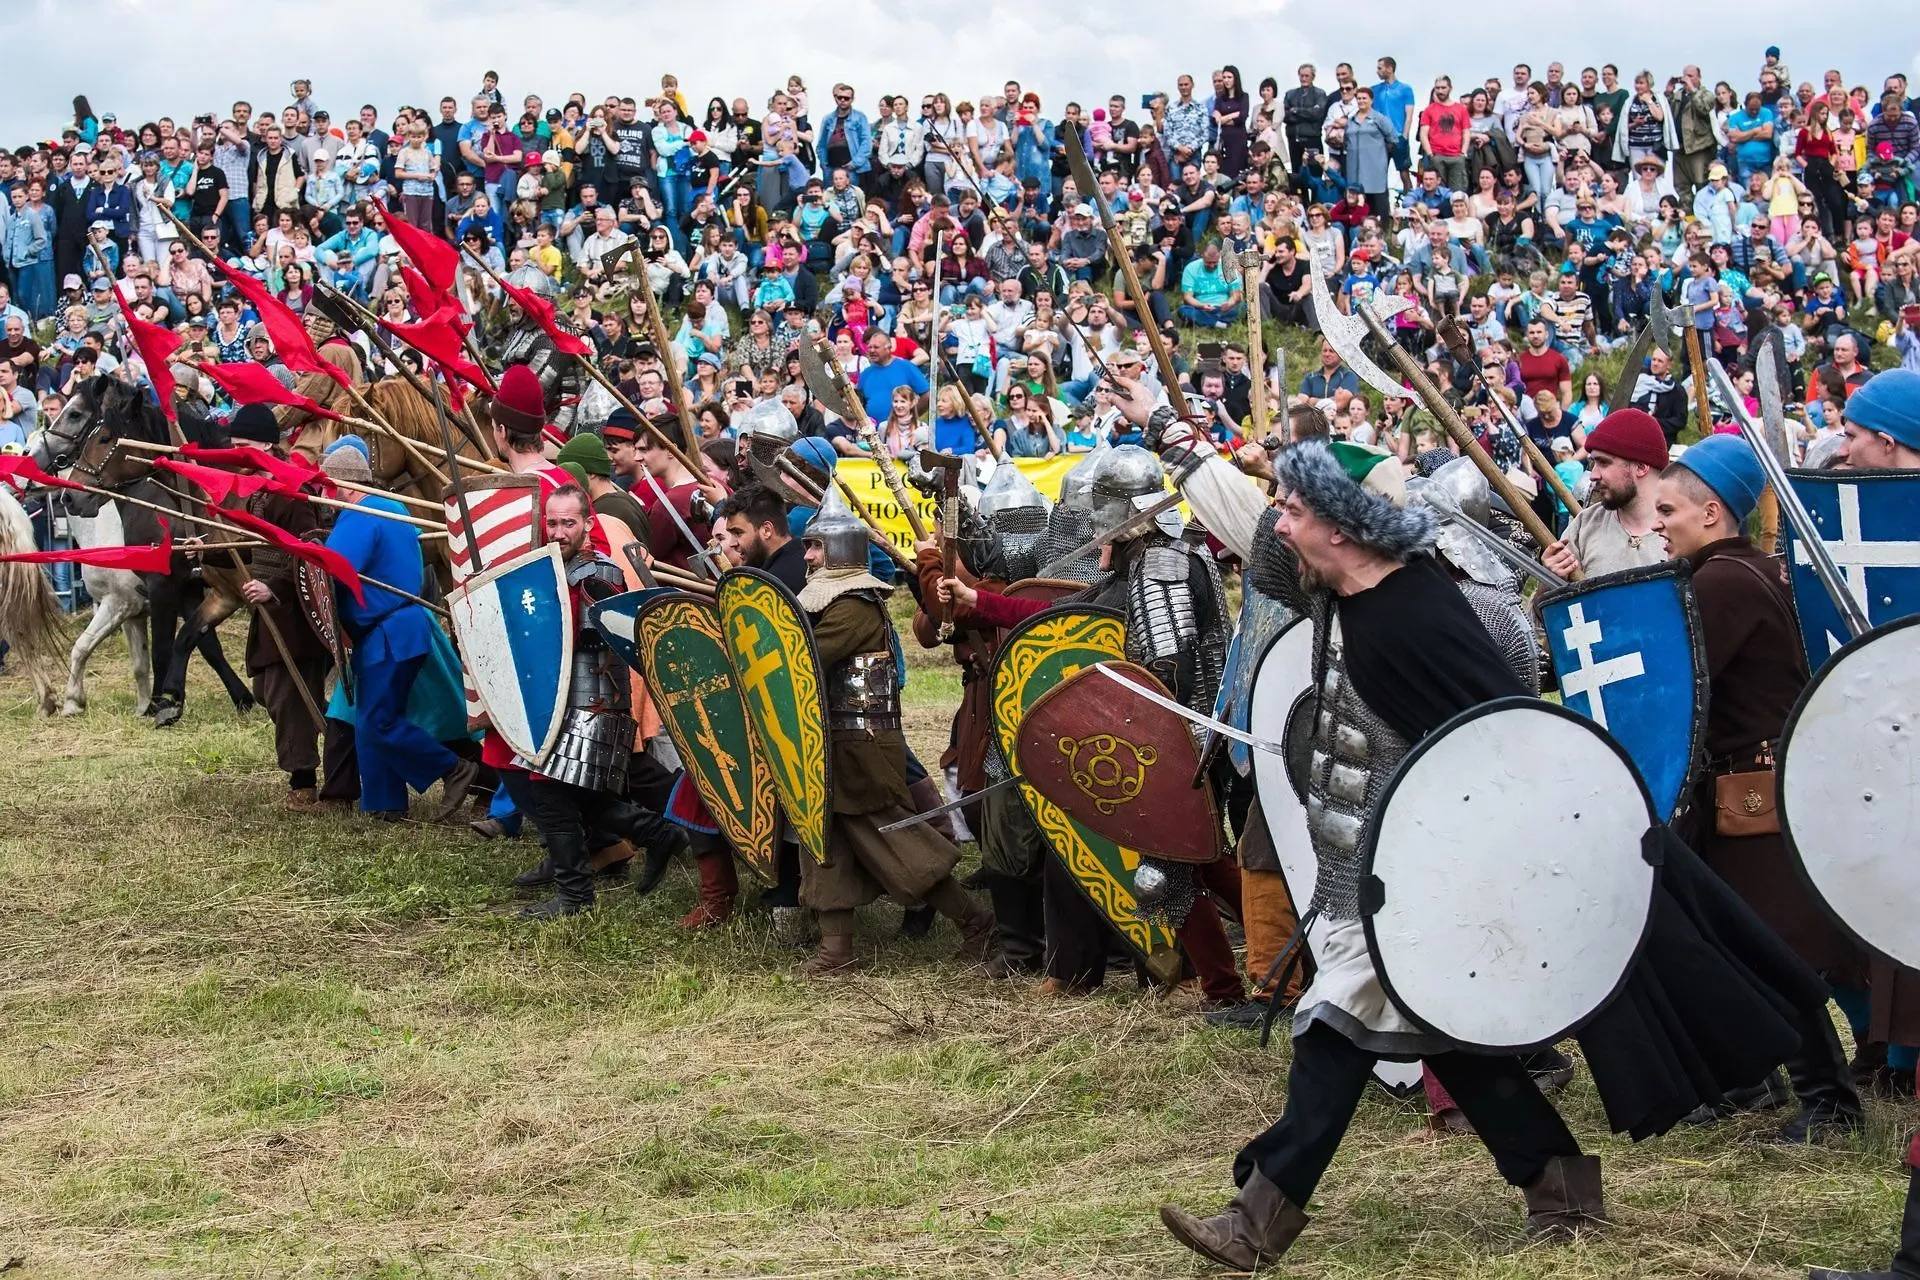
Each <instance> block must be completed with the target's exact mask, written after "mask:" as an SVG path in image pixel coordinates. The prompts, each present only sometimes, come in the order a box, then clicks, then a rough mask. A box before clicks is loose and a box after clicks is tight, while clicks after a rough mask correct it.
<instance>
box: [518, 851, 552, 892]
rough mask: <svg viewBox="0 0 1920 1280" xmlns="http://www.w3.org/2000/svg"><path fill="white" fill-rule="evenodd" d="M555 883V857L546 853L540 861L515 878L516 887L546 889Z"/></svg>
mask: <svg viewBox="0 0 1920 1280" xmlns="http://www.w3.org/2000/svg"><path fill="white" fill-rule="evenodd" d="M552 883H553V859H552V858H551V857H548V856H547V855H545V854H542V855H541V856H540V861H538V862H536V863H534V864H533V865H532V866H530V867H528V868H527V869H526V870H525V871H522V872H521V873H520V874H519V875H517V876H515V877H514V878H513V887H514V888H516V889H544V888H546V887H547V886H548V885H550V884H552Z"/></svg>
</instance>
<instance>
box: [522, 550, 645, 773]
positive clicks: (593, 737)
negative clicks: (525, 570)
mask: <svg viewBox="0 0 1920 1280" xmlns="http://www.w3.org/2000/svg"><path fill="white" fill-rule="evenodd" d="M590 581H597V582H598V583H600V584H602V585H603V586H604V587H606V588H611V590H612V591H616V592H617V591H624V590H626V585H627V584H626V579H625V577H624V576H623V575H622V574H621V572H620V567H619V566H618V565H616V564H615V563H614V562H613V561H611V560H609V559H607V558H606V557H605V556H601V555H594V554H587V555H583V556H580V557H577V558H576V559H574V560H572V561H569V562H568V564H567V585H568V586H569V587H572V588H574V589H576V590H577V589H578V588H580V587H581V586H582V585H583V584H586V583H588V582H590ZM632 710H633V704H632V700H631V697H630V695H629V687H628V684H627V664H626V663H624V662H622V661H621V660H620V657H619V655H618V654H616V653H614V651H613V650H612V649H610V648H608V647H607V643H606V641H605V640H603V639H602V638H601V636H600V632H599V630H598V629H597V628H594V627H581V628H580V631H579V633H578V634H577V635H576V636H575V637H574V642H573V673H572V678H571V679H570V680H569V681H568V684H567V711H566V715H565V718H564V719H563V720H562V721H561V724H560V736H559V737H558V738H557V739H556V740H555V741H554V744H553V750H552V751H551V752H549V753H548V755H547V758H546V760H545V762H544V763H543V764H542V765H541V766H540V772H541V773H543V774H544V775H546V776H547V777H549V778H552V779H553V780H554V781H556V782H565V783H569V784H571V785H573V786H576V787H582V788H585V789H586V790H588V791H611V792H616V793H618V792H624V791H625V790H626V789H627V761H628V758H629V757H630V756H631V755H632V754H633V735H634V730H635V729H636V727H637V726H636V725H635V724H634V720H633V716H632V714H631V713H632Z"/></svg>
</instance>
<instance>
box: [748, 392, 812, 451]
mask: <svg viewBox="0 0 1920 1280" xmlns="http://www.w3.org/2000/svg"><path fill="white" fill-rule="evenodd" d="M733 426H734V429H735V430H736V431H738V432H739V433H740V434H741V435H743V436H747V435H758V436H772V437H773V438H774V439H776V440H793V439H796V438H797V437H798V436H799V435H800V424H799V423H798V422H796V421H794V417H793V413H792V411H791V410H789V409H788V408H787V406H786V405H784V404H782V403H781V401H780V398H779V397H778V396H775V397H774V398H772V399H771V400H762V401H761V402H760V403H759V404H756V405H754V406H753V407H752V408H751V409H748V410H746V411H745V412H743V413H739V414H736V415H734V419H733Z"/></svg>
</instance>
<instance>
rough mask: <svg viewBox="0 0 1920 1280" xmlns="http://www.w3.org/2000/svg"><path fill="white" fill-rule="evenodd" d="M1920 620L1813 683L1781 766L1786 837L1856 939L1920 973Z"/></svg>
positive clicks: (1850, 652) (1894, 629)
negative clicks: (1919, 799) (1919, 826)
mask: <svg viewBox="0 0 1920 1280" xmlns="http://www.w3.org/2000/svg"><path fill="white" fill-rule="evenodd" d="M1916 739H1920V615H1917V616H1914V617H1909V618H1903V619H1901V620H1900V621H1898V622H1890V623H1888V624H1887V625H1886V626H1883V627H1876V628H1874V629H1873V630H1872V631H1869V632H1868V633H1867V634H1865V635H1863V636H1861V637H1860V638H1859V639H1857V640H1855V641H1853V642H1852V643H1850V644H1848V645H1847V646H1846V647H1844V648H1842V649H1841V650H1840V651H1839V652H1838V653H1836V654H1835V655H1834V656H1833V658H1832V660H1831V661H1829V662H1828V663H1827V664H1826V665H1825V666H1823V667H1821V668H1820V670H1819V671H1818V672H1816V673H1815V674H1814V677H1813V680H1812V681H1811V682H1810V683H1809V684H1808V685H1807V687H1806V688H1805V689H1804V690H1803V691H1802V692H1801V694H1800V701H1799V703H1798V705H1796V706H1795V707H1794V709H1793V714H1792V715H1790V716H1788V717H1787V727H1786V732H1785V734H1784V735H1783V736H1782V738H1781V744H1780V749H1779V751H1778V753H1777V757H1776V767H1777V769H1778V771H1779V779H1778V783H1779V799H1778V806H1779V811H1780V829H1781V831H1782V832H1783V833H1784V834H1785V836H1786V839H1787V847H1788V848H1789V849H1791V850H1793V854H1794V857H1796V858H1797V859H1799V862H1800V866H1801V869H1802V870H1803V871H1805V873H1806V876H1807V880H1808V881H1809V882H1810V883H1811V884H1812V886H1813V890H1814V892H1815V893H1817V894H1819V895H1820V898H1821V900H1822V901H1824V902H1825V903H1826V904H1827V909H1828V910H1829V911H1831V912H1832V913H1833V915H1834V917H1835V918H1836V919H1837V920H1838V921H1839V922H1840V924H1841V926H1842V927H1844V928H1845V929H1846V930H1847V931H1848V932H1849V933H1851V934H1852V935H1853V936H1854V937H1855V938H1857V939H1859V940H1860V941H1861V942H1863V943H1865V944H1866V945H1867V946H1869V947H1872V948H1873V949H1874V950H1876V951H1880V952H1882V953H1884V954H1886V955H1889V956H1891V957H1893V958H1894V959H1895V960H1898V961H1899V962H1900V963H1902V964H1906V965H1920V916H1916V915H1915V913H1914V909H1913V906H1914V902H1915V900H1916V895H1920V862H1916V861H1915V859H1914V855H1913V844H1914V813H1915V807H1916V806H1915V799H1916V794H1917V793H1920V788H1917V787H1916V785H1915V780H1916V779H1917V778H1920V741H1916Z"/></svg>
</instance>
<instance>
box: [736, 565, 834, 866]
mask: <svg viewBox="0 0 1920 1280" xmlns="http://www.w3.org/2000/svg"><path fill="white" fill-rule="evenodd" d="M719 605H720V626H721V631H722V633H723V635H724V637H725V643H726V654H727V663H728V665H729V666H731V667H732V669H733V678H734V682H735V684H736V686H737V687H738V688H739V691H740V702H741V705H742V706H743V707H745V709H746V713H747V723H748V724H749V725H751V726H752V730H753V738H754V741H755V742H756V743H758V745H759V747H760V754H761V756H762V757H763V758H764V759H765V760H766V762H767V765H768V767H769V768H770V769H771V770H772V773H773V786H774V789H775V790H776V791H777V792H778V793H779V795H780V804H781V807H783V808H784V809H785V810H786V811H787V821H788V822H790V823H791V824H792V825H793V830H794V834H795V835H796V836H797V837H798V838H799V840H800V844H801V846H802V847H803V848H805V849H806V851H807V852H808V853H810V854H812V855H813V856H814V857H815V858H816V859H818V860H819V861H822V862H824V861H826V857H827V826H828V824H829V823H830V822H831V821H832V819H833V786H832V781H833V780H832V778H831V777H830V776H829V766H830V764H831V761H832V752H831V750H830V745H831V744H830V743H829V741H828V737H827V700H826V680H825V678H824V677H823V675H822V673H821V671H820V658H819V655H818V654H816V653H815V652H814V648H813V631H812V629H811V628H809V627H808V626H807V615H806V614H805V613H803V612H801V609H800V604H799V602H798V601H797V600H795V599H794V598H793V595H792V593H791V592H789V591H788V590H787V589H786V588H785V587H784V586H782V585H780V582H779V580H778V579H776V578H773V577H772V576H770V575H768V574H765V573H762V572H760V571H759V570H758V569H729V570H728V571H727V573H726V574H725V576H723V577H722V578H721V579H720V593H719Z"/></svg>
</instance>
